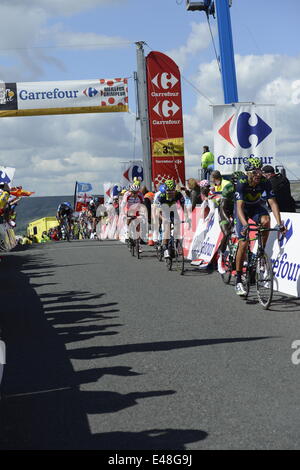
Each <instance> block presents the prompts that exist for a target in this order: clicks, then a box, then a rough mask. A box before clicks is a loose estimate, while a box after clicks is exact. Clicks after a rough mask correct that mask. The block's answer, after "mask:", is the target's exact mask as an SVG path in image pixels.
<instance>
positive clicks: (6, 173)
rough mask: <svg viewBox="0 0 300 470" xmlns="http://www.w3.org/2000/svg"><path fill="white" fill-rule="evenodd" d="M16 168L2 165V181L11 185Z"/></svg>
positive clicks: (0, 167)
mask: <svg viewBox="0 0 300 470" xmlns="http://www.w3.org/2000/svg"><path fill="white" fill-rule="evenodd" d="M15 171H16V169H15V168H12V167H8V166H0V183H7V184H8V185H9V186H11V183H12V180H13V177H14V174H15Z"/></svg>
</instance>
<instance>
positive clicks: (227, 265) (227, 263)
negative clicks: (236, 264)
mask: <svg viewBox="0 0 300 470" xmlns="http://www.w3.org/2000/svg"><path fill="white" fill-rule="evenodd" d="M224 269H225V273H224V274H222V275H221V276H222V279H223V282H224V283H225V284H229V283H230V280H231V273H232V261H231V255H230V252H229V251H227V252H225V254H224Z"/></svg>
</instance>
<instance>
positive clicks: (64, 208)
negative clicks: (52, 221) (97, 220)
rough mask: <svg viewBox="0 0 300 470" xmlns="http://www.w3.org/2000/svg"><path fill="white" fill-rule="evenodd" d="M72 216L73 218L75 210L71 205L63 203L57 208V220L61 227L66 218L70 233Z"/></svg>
mask: <svg viewBox="0 0 300 470" xmlns="http://www.w3.org/2000/svg"><path fill="white" fill-rule="evenodd" d="M72 216H73V209H72V205H71V203H70V202H62V203H61V204H60V205H59V206H58V208H57V213H56V218H57V220H58V222H59V224H60V225H61V224H62V221H63V219H64V218H65V217H66V220H67V223H68V230H69V232H70V231H71V223H72Z"/></svg>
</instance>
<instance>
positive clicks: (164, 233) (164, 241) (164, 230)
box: [161, 218, 170, 258]
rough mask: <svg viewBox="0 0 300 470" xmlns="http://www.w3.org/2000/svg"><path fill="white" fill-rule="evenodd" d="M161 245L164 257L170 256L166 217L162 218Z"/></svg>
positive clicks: (168, 222) (168, 230) (168, 224)
mask: <svg viewBox="0 0 300 470" xmlns="http://www.w3.org/2000/svg"><path fill="white" fill-rule="evenodd" d="M161 227H162V246H163V251H164V257H165V258H170V253H169V241H170V221H169V220H167V219H166V218H162V224H161Z"/></svg>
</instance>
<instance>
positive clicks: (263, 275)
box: [256, 253, 273, 310]
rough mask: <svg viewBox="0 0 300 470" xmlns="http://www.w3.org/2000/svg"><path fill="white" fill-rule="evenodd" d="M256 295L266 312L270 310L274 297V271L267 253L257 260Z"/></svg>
mask: <svg viewBox="0 0 300 470" xmlns="http://www.w3.org/2000/svg"><path fill="white" fill-rule="evenodd" d="M256 293H257V297H258V300H259V303H260V304H261V305H262V306H263V308H264V309H265V310H266V309H267V308H269V306H270V303H271V301H272V297H273V270H272V265H271V262H270V259H269V257H268V255H267V254H266V253H262V254H261V255H259V256H258V258H257V264H256Z"/></svg>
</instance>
